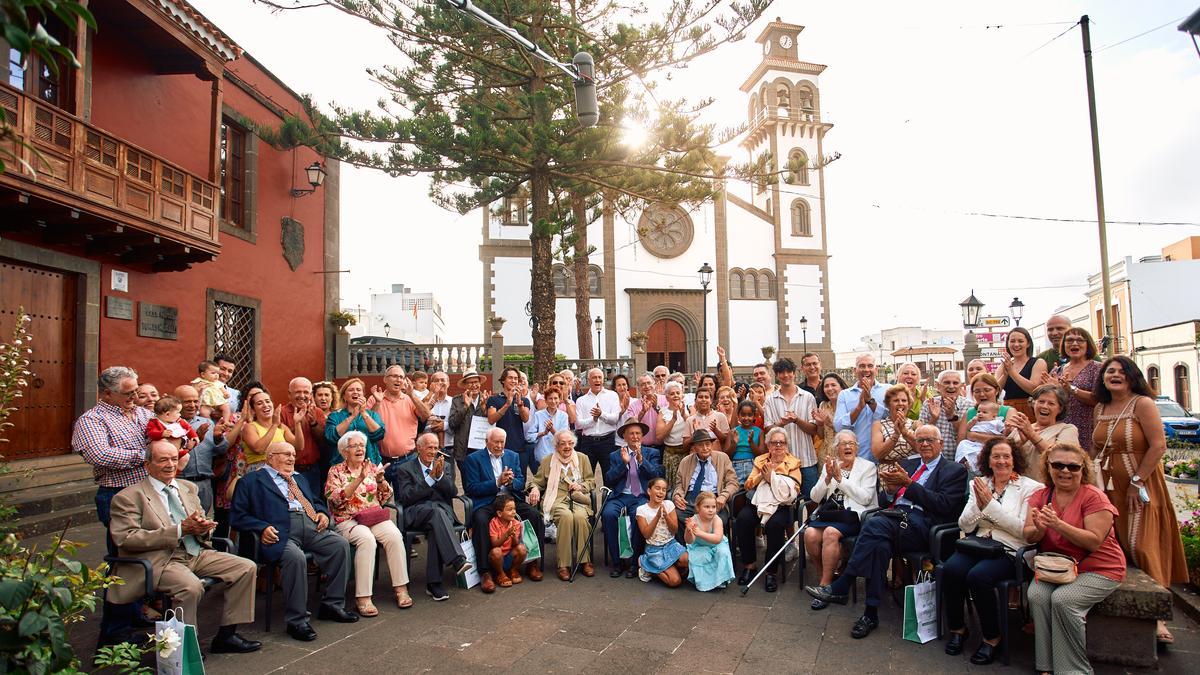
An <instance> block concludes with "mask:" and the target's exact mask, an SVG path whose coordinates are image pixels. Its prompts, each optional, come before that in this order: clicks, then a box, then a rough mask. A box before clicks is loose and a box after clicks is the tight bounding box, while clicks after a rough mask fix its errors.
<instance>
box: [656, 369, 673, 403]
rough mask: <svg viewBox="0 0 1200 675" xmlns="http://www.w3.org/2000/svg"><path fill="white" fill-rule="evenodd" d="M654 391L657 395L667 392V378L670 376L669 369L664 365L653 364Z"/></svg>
mask: <svg viewBox="0 0 1200 675" xmlns="http://www.w3.org/2000/svg"><path fill="white" fill-rule="evenodd" d="M652 372H653V373H654V393H656V394H658V395H659V396H664V395H666V393H667V389H666V387H667V378H668V377H670V376H671V369H670V368H668V367H666V366H654V370H653V371H652Z"/></svg>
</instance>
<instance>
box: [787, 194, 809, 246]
mask: <svg viewBox="0 0 1200 675" xmlns="http://www.w3.org/2000/svg"><path fill="white" fill-rule="evenodd" d="M792 236H793V237H811V236H812V210H811V209H810V208H809V206H808V202H806V201H804V200H803V199H797V200H795V201H793V202H792Z"/></svg>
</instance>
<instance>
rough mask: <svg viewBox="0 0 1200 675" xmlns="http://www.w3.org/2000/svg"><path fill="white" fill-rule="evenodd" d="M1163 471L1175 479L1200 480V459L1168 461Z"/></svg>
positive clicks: (1165, 461) (1164, 463)
mask: <svg viewBox="0 0 1200 675" xmlns="http://www.w3.org/2000/svg"><path fill="white" fill-rule="evenodd" d="M1163 470H1164V471H1166V472H1167V475H1168V476H1174V477H1175V478H1200V458H1197V457H1191V458H1181V459H1166V460H1164V462H1163Z"/></svg>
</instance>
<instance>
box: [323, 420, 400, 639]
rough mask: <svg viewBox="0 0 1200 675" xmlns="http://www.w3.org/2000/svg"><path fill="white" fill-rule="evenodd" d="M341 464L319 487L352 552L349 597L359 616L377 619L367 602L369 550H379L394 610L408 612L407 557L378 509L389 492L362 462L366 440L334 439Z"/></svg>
mask: <svg viewBox="0 0 1200 675" xmlns="http://www.w3.org/2000/svg"><path fill="white" fill-rule="evenodd" d="M337 448H338V453H339V454H340V455H341V456H342V462H341V463H340V464H337V465H335V466H334V467H333V468H331V469H330V470H329V478H327V479H326V481H325V500H326V502H327V503H328V504H329V510H330V511H331V512H332V513H333V522H334V524H335V527H336V528H337V531H338V533H339V534H341V535H342V536H343V537H345V538H346V539H348V540H349V541H350V545H351V546H353V547H354V586H355V591H354V595H355V597H356V599H357V600H356V602H357V604H358V613H359V615H360V616H366V617H372V616H378V615H379V610H378V609H376V608H375V605H374V603H372V602H371V586H372V582H374V581H375V546H376V543H378V545H379V546H382V547H383V552H384V555H385V556H386V557H387V564H388V573H389V574H390V576H391V579H392V590H393V591H394V592H395V594H396V604H397V605H399V607H400V609H407V608H409V607H412V604H413V601H412V597H411V596H410V595H409V594H408V554H407V553H406V552H405V550H404V535H403V534H401V533H400V530H399V528H397V527H396V523H395V521H393V520H392V516H391V512H390V511H388V510H387V508H385V507H384V504H385V503H387V502H389V501H391V498H392V486H391V485H389V484H388V482H387V480H386V479H385V478H384V477H383V467H381V466H378V465H376V464H374V463H372V462H371V461H370V460H369V459H367V436H366V434H364V433H362V432H361V431H347V432H346V433H345V434H343V435H342V437H341V438H339V439H338V443H337Z"/></svg>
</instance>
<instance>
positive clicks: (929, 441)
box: [917, 438, 938, 445]
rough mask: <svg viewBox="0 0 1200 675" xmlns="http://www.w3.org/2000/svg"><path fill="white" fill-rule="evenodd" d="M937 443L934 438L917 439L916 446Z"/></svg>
mask: <svg viewBox="0 0 1200 675" xmlns="http://www.w3.org/2000/svg"><path fill="white" fill-rule="evenodd" d="M937 442H938V439H936V438H918V439H917V445H933V444H934V443H937Z"/></svg>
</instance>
